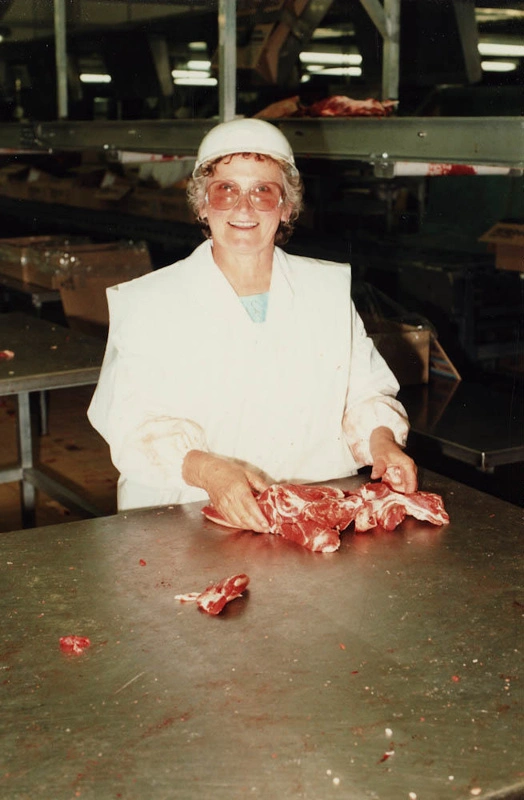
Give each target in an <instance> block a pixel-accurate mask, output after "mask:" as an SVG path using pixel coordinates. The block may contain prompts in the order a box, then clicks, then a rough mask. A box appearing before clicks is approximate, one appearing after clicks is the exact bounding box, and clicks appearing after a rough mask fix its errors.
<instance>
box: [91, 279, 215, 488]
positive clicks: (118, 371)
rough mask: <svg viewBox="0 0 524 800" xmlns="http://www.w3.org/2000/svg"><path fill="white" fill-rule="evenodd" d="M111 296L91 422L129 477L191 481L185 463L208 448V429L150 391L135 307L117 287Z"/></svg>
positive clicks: (153, 482) (158, 483)
mask: <svg viewBox="0 0 524 800" xmlns="http://www.w3.org/2000/svg"><path fill="white" fill-rule="evenodd" d="M107 297H108V305H109V310H110V328H109V335H108V340H107V346H106V352H105V355H104V361H103V364H102V369H101V373H100V378H99V381H98V384H97V387H96V390H95V393H94V395H93V398H92V400H91V404H90V406H89V409H88V412H87V414H88V418H89V421H90V422H91V424H92V425H93V427H94V428H95V429H96V430H97V431H98V432H99V433H100V434H101V436H102V437H103V438H104V439H105V440H106V442H107V443H108V444H109V447H110V450H111V459H112V461H113V464H114V465H115V467H116V468H117V469H118V471H119V472H120V473H121V475H123V476H124V477H125V478H127V479H128V480H130V481H134V482H137V483H140V484H143V485H145V486H151V487H154V488H157V489H169V488H172V487H174V486H180V485H182V486H186V485H187V484H186V483H185V481H184V480H183V478H182V462H183V460H184V457H185V455H186V453H187V452H188V451H189V450H192V449H197V450H207V449H208V448H207V445H206V438H205V434H204V431H203V430H202V428H201V426H200V425H198V424H197V423H196V422H194V421H193V420H190V419H181V418H176V417H172V416H168V415H166V413H165V408H162V398H158V397H155V396H153V395H150V394H149V393H148V387H149V381H148V377H147V366H146V365H147V359H146V358H141V357H137V354H136V352H134V351H133V347H132V346H131V347H130V346H129V341H130V340H131V339H132V338H135V339H136V334H135V333H131V331H132V329H133V322H132V316H133V315H132V313H131V311H132V310H131V309H130V308H128V307H126V303H125V301H124V302H122V300H121V298H119V296H118V287H112V288H111V289H109V290H108V292H107Z"/></svg>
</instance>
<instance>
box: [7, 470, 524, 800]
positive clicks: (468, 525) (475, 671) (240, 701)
mask: <svg viewBox="0 0 524 800" xmlns="http://www.w3.org/2000/svg"><path fill="white" fill-rule="evenodd" d="M358 480H359V479H351V480H349V481H347V482H344V483H343V485H345V486H354V485H356V483H358ZM422 486H423V488H424V489H427V490H433V491H436V492H438V493H440V494H442V495H443V497H444V499H445V503H446V506H447V508H448V510H449V513H450V515H451V523H450V525H449V526H446V527H443V528H436V527H434V526H431V525H429V524H424V523H418V522H416V521H415V520H412V519H410V520H406V521H405V522H404V523H403V524H402V526H401V527H400V528H399V529H398V530H397V531H395V532H393V533H384V532H374V533H367V534H360V535H355V534H353V533H350V532H348V533H346V534H344V535H343V539H342V545H341V549H340V550H339V551H338V552H336V553H332V554H329V555H321V554H315V553H310V552H308V551H306V550H304V549H303V548H300V547H299V546H297V545H294V544H291V543H289V542H286V541H284V540H283V539H281V538H279V537H277V536H272V535H271V534H266V535H255V534H252V533H249V532H238V531H233V530H227V529H221V528H219V527H217V526H215V525H213V524H212V523H210V522H207V521H206V520H204V519H203V517H202V515H201V511H200V505H199V504H193V505H188V506H179V507H171V508H163V509H151V510H145V511H136V512H132V513H125V514H120V515H118V516H114V517H106V518H98V519H90V520H85V521H83V522H74V523H68V524H63V525H59V526H54V527H46V528H42V529H36V530H32V531H18V532H15V533H10V534H6V535H3V536H2V537H1V538H0V564H1V568H2V573H3V574H2V581H1V583H0V597H1V603H2V613H1V615H0V620H1V622H0V624H1V626H2V638H3V652H2V663H1V667H2V684H3V685H2V688H3V697H2V705H1V710H0V719H1V727H0V761H1V764H2V765H1V769H0V796H1V797H2V798H9V800H22V798H23V799H24V800H25V799H26V798H34V797H42V798H53V800H62V798H64V800H65V799H66V798H67V800H69V798H75V797H82V798H84V800H87V799H88V798H89V799H91V798H93V799H94V800H106V798H107V799H108V800H109V798H127V800H143V799H144V798H155V800H164V798H165V799H166V800H168V799H169V800H171V798H174V799H175V800H193V798H195V800H196V799H197V798H198V800H201V799H202V798H213V799H214V800H240V799H242V800H243V798H263V800H275V799H278V800H288V798H293V800H295V798H297V799H300V800H331V798H333V799H334V800H337V798H339V800H341V799H342V798H344V800H397V799H398V800H415V798H417V800H446V798H449V799H450V800H471V798H477V797H480V798H483V799H484V800H487V799H488V798H489V799H490V800H495V798H497V800H502V798H506V800H510V798H511V800H517V798H523V797H524V774H523V768H524V760H523V755H524V753H523V733H524V730H523V716H522V710H523V709H522V693H521V683H520V679H521V673H522V617H523V612H524V595H523V593H522V591H523V590H522V577H523V574H522V573H523V568H522V561H521V560H520V559H519V557H520V556H521V554H522V521H523V520H522V512H521V511H520V510H519V509H518V508H517V507H516V506H513V505H511V504H507V503H504V502H502V501H500V500H497V499H495V498H493V497H490V496H488V495H484V494H482V493H480V492H478V491H476V490H474V489H471V488H468V487H465V486H462V485H460V484H458V483H456V482H454V481H451V480H449V479H445V478H440V477H438V476H436V475H432V474H430V473H423V474H422ZM236 572H247V574H248V575H249V576H250V578H251V583H250V588H249V591H248V592H247V593H246V594H245V596H244V597H242V598H240V599H237V600H235V601H233V602H232V603H230V604H229V605H228V606H227V607H226V609H225V611H224V612H223V613H222V614H221V615H220V616H219V617H210V616H208V615H205V614H204V613H202V612H200V611H199V610H198V609H197V608H196V607H195V606H194V605H181V604H180V603H179V602H178V601H176V600H175V595H176V594H177V593H180V592H182V593H185V592H188V591H193V590H201V589H203V588H205V586H206V585H207V584H208V582H209V581H212V580H215V579H220V578H222V577H225V576H227V575H231V574H234V573H236ZM68 634H76V635H81V636H88V637H89V638H90V639H91V647H90V648H89V649H88V650H86V651H85V652H84V653H83V654H82V655H79V656H72V655H65V654H64V653H62V652H61V650H60V649H59V637H61V636H63V635H68Z"/></svg>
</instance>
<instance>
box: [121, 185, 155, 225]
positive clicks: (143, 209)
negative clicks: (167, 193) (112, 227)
mask: <svg viewBox="0 0 524 800" xmlns="http://www.w3.org/2000/svg"><path fill="white" fill-rule="evenodd" d="M124 211H126V212H127V213H128V214H136V215H137V216H139V217H153V218H158V217H159V216H160V200H159V190H158V189H150V188H148V187H143V186H135V188H134V189H133V191H132V192H131V193H130V194H128V196H127V197H126V200H125V205H124Z"/></svg>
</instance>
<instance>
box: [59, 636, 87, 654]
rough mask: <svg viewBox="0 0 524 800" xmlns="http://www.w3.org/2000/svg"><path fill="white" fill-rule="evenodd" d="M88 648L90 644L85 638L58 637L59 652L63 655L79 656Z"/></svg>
mask: <svg viewBox="0 0 524 800" xmlns="http://www.w3.org/2000/svg"><path fill="white" fill-rule="evenodd" d="M90 646H91V642H90V640H89V639H88V638H87V636H61V637H60V650H62V652H64V653H73V655H75V656H79V655H80V654H81V653H83V652H84V650H86V649H87V648H88V647H90Z"/></svg>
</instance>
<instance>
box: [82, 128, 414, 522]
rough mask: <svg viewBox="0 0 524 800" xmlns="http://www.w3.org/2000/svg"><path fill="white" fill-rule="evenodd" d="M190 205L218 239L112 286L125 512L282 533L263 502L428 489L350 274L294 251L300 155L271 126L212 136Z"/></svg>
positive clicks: (116, 448)
mask: <svg viewBox="0 0 524 800" xmlns="http://www.w3.org/2000/svg"><path fill="white" fill-rule="evenodd" d="M188 200H189V203H190V205H191V207H192V209H193V211H194V212H195V213H196V215H197V218H198V220H199V221H200V224H201V225H202V229H203V232H204V235H205V236H206V238H207V241H206V242H204V243H203V244H201V245H200V246H199V247H197V249H196V250H195V251H194V252H193V253H192V254H191V255H190V256H189V257H188V258H187V259H185V260H183V261H180V262H178V263H176V264H173V265H171V266H169V267H165V268H163V269H160V270H157V271H156V272H155V273H152V274H150V275H148V276H146V277H145V278H140V279H138V280H136V281H131V282H127V283H125V284H121V285H119V286H116V287H112V288H111V289H109V290H108V303H109V309H110V318H111V325H110V333H109V338H108V343H107V349H106V355H105V359H104V364H103V367H102V373H101V377H100V381H99V384H98V387H97V389H96V392H95V395H94V397H93V400H92V402H91V405H90V408H89V418H90V420H91V422H92V424H93V425H94V427H95V428H96V429H97V430H98V431H99V432H100V433H101V434H102V436H104V438H105V439H106V440H107V441H108V443H109V445H110V447H111V455H112V459H113V462H114V464H115V466H116V467H117V469H118V470H119V472H120V479H119V485H118V505H119V509H127V508H136V507H143V506H153V505H165V504H169V503H184V502H189V501H192V500H206V499H208V498H209V499H210V500H211V503H212V504H213V506H214V507H215V508H216V509H217V511H218V512H219V513H220V514H221V516H222V517H223V518H224V519H226V520H227V521H228V523H229V524H230V525H232V526H234V527H239V528H247V529H252V530H255V531H266V530H268V523H267V520H266V518H265V517H264V515H263V514H262V512H261V510H260V508H259V506H258V504H257V503H256V501H255V499H254V495H255V494H256V493H258V492H262V491H264V490H265V489H267V487H268V486H269V485H270V484H271V483H275V482H293V483H305V482H321V481H326V480H330V479H334V478H340V477H344V476H347V475H353V474H355V473H356V471H357V470H358V469H359V467H361V466H364V465H371V466H372V473H371V477H372V478H381V477H382V476H385V475H386V472H388V474H389V475H395V476H396V485H395V487H394V488H395V489H396V490H397V491H400V492H413V491H415V489H416V488H417V477H416V467H415V465H414V463H413V461H412V459H411V458H410V457H409V456H408V455H407V454H406V453H405V452H404V450H403V446H404V444H405V442H406V437H407V432H408V422H407V418H406V413H405V410H404V408H403V407H402V405H401V404H400V403H399V402H398V401H397V400H396V394H397V391H398V388H399V387H398V383H397V381H396V379H395V378H394V376H393V374H392V373H391V371H390V370H389V368H388V367H387V365H386V363H385V362H384V360H383V359H382V358H381V356H380V355H379V353H378V352H377V350H376V349H375V347H374V345H373V342H372V341H371V339H370V338H369V337H368V336H367V335H366V331H365V329H364V326H363V324H362V320H361V319H360V317H359V316H358V314H357V312H356V310H355V307H354V305H353V302H352V300H351V271H350V268H349V266H342V265H340V264H333V263H330V262H327V261H319V260H317V259H310V258H305V257H302V256H292V255H288V254H287V253H285V252H284V250H282V249H281V248H280V245H282V244H283V243H284V242H285V241H286V240H287V238H288V237H289V235H290V233H291V231H292V229H293V224H294V222H295V221H296V219H297V217H298V215H299V212H300V208H301V203H302V182H301V178H300V175H299V173H298V170H297V168H296V165H295V160H294V157H293V153H292V150H291V147H290V145H289V143H288V141H287V139H286V138H285V137H284V136H283V134H282V133H281V132H280V131H279V130H278V128H276V127H275V126H274V125H272V124H270V123H268V122H265V121H262V120H259V119H239V120H234V121H232V122H227V123H222V124H220V125H217V126H216V127H215V128H213V129H212V130H211V131H210V132H209V133H208V134H207V136H206V137H204V139H203V141H202V143H201V146H200V148H199V152H198V155H197V160H196V165H195V169H194V172H193V176H192V178H191V180H190V182H189V186H188Z"/></svg>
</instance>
